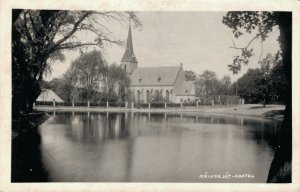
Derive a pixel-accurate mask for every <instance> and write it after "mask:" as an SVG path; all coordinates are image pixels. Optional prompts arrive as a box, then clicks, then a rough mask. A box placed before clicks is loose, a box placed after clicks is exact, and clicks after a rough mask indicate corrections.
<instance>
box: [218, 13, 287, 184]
mask: <svg viewBox="0 0 300 192" xmlns="http://www.w3.org/2000/svg"><path fill="white" fill-rule="evenodd" d="M223 23H224V24H225V25H227V26H228V27H229V28H231V29H232V32H233V34H234V36H235V38H239V37H240V36H241V35H243V34H244V33H249V34H254V36H253V38H252V40H250V41H249V42H248V43H247V44H246V45H245V46H243V47H237V46H236V45H235V43H234V45H233V48H234V49H238V50H240V55H236V56H235V57H234V59H233V63H232V64H230V65H228V66H229V68H230V70H232V71H233V73H234V74H235V73H238V72H239V71H240V69H241V67H242V65H243V64H247V63H249V58H250V57H251V56H252V55H253V51H254V50H253V49H252V48H250V45H251V43H252V42H253V41H254V40H255V39H260V40H261V43H263V42H264V41H265V40H266V38H267V37H268V34H269V33H270V32H271V31H272V30H274V28H278V29H279V32H280V35H279V38H278V40H279V43H280V54H281V57H282V63H283V68H284V72H285V76H286V79H287V80H288V82H289V84H288V85H287V92H286V95H287V97H286V108H285V115H284V120H283V123H282V129H281V130H282V132H281V134H280V135H281V137H280V138H279V140H278V143H277V147H276V151H275V155H274V159H273V162H272V164H271V168H270V171H269V176H268V179H267V181H268V182H291V160H292V159H291V157H292V115H291V107H292V103H291V57H292V52H291V51H292V49H291V47H292V46H291V44H292V13H291V12H257V11H248V12H228V13H227V14H226V16H225V17H223Z"/></svg>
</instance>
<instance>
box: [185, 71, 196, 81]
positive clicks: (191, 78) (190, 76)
mask: <svg viewBox="0 0 300 192" xmlns="http://www.w3.org/2000/svg"><path fill="white" fill-rule="evenodd" d="M184 75H185V80H186V81H195V80H196V77H197V75H196V73H195V72H194V71H184Z"/></svg>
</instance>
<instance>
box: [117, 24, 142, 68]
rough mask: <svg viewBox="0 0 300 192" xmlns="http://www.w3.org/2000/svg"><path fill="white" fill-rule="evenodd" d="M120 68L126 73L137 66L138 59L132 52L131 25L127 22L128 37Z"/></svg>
mask: <svg viewBox="0 0 300 192" xmlns="http://www.w3.org/2000/svg"><path fill="white" fill-rule="evenodd" d="M121 66H122V68H123V69H124V70H125V71H126V72H127V73H128V74H131V73H132V72H133V70H134V69H135V68H137V66H138V61H137V59H136V57H135V55H134V52H133V45H132V37H131V25H130V24H129V30H128V37H127V45H126V51H125V53H124V55H123V57H122V60H121Z"/></svg>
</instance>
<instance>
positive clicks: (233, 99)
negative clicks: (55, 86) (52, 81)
mask: <svg viewBox="0 0 300 192" xmlns="http://www.w3.org/2000/svg"><path fill="white" fill-rule="evenodd" d="M237 104H243V100H242V99H240V97H237V96H211V97H209V98H208V97H207V98H200V100H199V101H197V102H185V103H166V102H155V103H154V102H153V103H128V102H74V101H72V102H55V101H36V102H35V106H48V107H50V106H53V107H64V106H66V107H91V108H93V107H102V108H113V107H118V108H138V109H140V108H183V107H201V106H212V107H213V106H214V105H237Z"/></svg>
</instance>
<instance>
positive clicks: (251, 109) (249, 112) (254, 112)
mask: <svg viewBox="0 0 300 192" xmlns="http://www.w3.org/2000/svg"><path fill="white" fill-rule="evenodd" d="M284 108H285V106H284V105H267V106H266V107H263V106H262V105H258V104H247V105H237V106H214V107H211V106H199V107H183V108H166V109H165V108H151V109H148V108H141V109H137V108H133V109H132V108H117V107H112V108H100V107H89V108H88V107H41V106H38V107H35V109H36V110H39V111H75V112H76V111H78V112H79V111H91V112H107V111H108V112H126V111H130V112H131V111H132V112H154V113H155V112H156V113H186V112H188V113H212V114H229V115H242V116H255V117H266V118H273V117H276V118H281V117H283V111H284Z"/></svg>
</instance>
